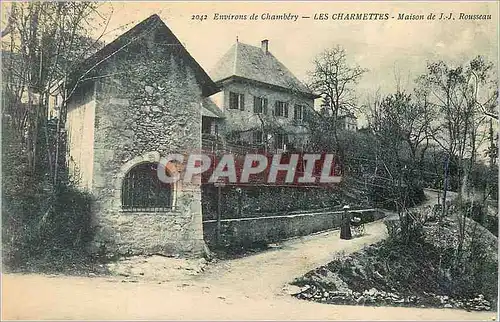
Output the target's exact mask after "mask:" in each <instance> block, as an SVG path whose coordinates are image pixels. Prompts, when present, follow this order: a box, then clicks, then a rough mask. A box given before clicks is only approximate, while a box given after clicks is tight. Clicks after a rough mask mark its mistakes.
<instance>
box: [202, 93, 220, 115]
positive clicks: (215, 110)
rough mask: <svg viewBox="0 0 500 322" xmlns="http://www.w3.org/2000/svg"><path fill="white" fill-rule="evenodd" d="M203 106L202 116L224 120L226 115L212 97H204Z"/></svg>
mask: <svg viewBox="0 0 500 322" xmlns="http://www.w3.org/2000/svg"><path fill="white" fill-rule="evenodd" d="M201 105H202V110H201V115H203V116H208V117H213V118H224V113H222V111H221V110H220V109H219V107H218V106H217V104H215V103H214V101H212V99H211V98H210V97H204V98H203V101H202V102H201Z"/></svg>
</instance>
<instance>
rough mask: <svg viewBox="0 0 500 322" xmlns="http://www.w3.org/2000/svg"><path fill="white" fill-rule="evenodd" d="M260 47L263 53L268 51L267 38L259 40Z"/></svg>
mask: <svg viewBox="0 0 500 322" xmlns="http://www.w3.org/2000/svg"><path fill="white" fill-rule="evenodd" d="M260 48H261V49H262V51H263V52H264V53H266V54H267V53H268V52H269V40H267V39H264V40H262V41H261V42H260Z"/></svg>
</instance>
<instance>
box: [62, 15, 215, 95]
mask: <svg viewBox="0 0 500 322" xmlns="http://www.w3.org/2000/svg"><path fill="white" fill-rule="evenodd" d="M152 31H158V32H159V33H160V34H162V35H163V37H164V39H163V42H164V45H166V46H169V45H175V46H176V48H179V51H180V54H181V55H182V56H183V57H184V58H185V59H186V62H187V63H188V64H189V65H190V66H191V67H192V68H193V70H194V72H195V75H196V79H197V81H198V83H199V84H200V85H201V86H202V90H203V94H204V95H205V96H210V95H212V94H214V93H217V92H218V91H219V88H218V87H217V85H215V83H214V82H213V81H212V79H211V78H210V77H209V76H208V74H207V73H206V72H205V71H204V70H203V68H202V67H201V66H200V65H199V64H198V62H197V61H196V60H195V59H194V58H193V57H192V56H191V55H190V54H189V52H188V51H187V50H186V48H185V47H184V46H183V45H182V43H181V42H180V41H179V39H177V37H176V36H175V35H174V34H173V32H172V31H171V30H170V28H168V27H167V25H166V24H165V23H164V22H163V21H162V20H161V18H160V17H159V16H158V15H156V14H154V15H152V16H150V17H149V18H147V19H145V20H143V21H142V22H140V23H139V24H137V25H136V26H134V27H133V28H132V29H130V30H129V31H127V32H125V33H124V34H122V35H121V36H119V37H118V38H116V39H115V40H114V41H113V42H111V43H109V44H108V45H106V46H105V47H104V48H102V49H101V50H99V51H98V52H97V53H95V54H93V55H91V56H90V57H88V58H87V59H86V60H85V61H84V62H83V63H82V64H80V65H79V66H78V67H77V68H76V69H75V70H74V71H73V73H72V75H70V79H76V78H78V77H80V76H81V75H86V74H90V72H94V71H95V69H96V67H98V66H99V65H101V64H103V63H106V61H107V59H108V58H109V57H111V56H113V55H115V54H118V53H119V52H120V51H121V50H123V49H124V48H126V47H127V46H128V45H129V44H131V43H134V42H139V41H141V38H142V37H143V36H146V35H148V34H149V33H151V32H152Z"/></svg>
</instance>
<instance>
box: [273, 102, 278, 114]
mask: <svg viewBox="0 0 500 322" xmlns="http://www.w3.org/2000/svg"><path fill="white" fill-rule="evenodd" d="M277 110H278V102H277V101H276V102H274V108H273V116H276V114H278V113H277Z"/></svg>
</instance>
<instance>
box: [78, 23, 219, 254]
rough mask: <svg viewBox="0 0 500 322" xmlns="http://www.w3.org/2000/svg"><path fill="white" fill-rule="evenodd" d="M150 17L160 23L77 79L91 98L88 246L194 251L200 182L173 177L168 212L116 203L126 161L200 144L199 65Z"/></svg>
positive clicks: (116, 250) (199, 236)
mask: <svg viewBox="0 0 500 322" xmlns="http://www.w3.org/2000/svg"><path fill="white" fill-rule="evenodd" d="M155 17H156V18H155ZM149 19H152V18H149ZM153 20H156V22H157V25H159V26H160V27H158V28H156V29H155V28H151V29H150V30H147V33H145V34H144V35H143V36H142V37H141V39H140V40H137V41H135V42H134V43H131V44H127V47H126V49H125V50H122V51H121V52H120V53H118V54H116V55H113V57H111V58H109V59H107V60H106V62H105V63H104V64H101V65H99V67H98V68H97V71H96V73H95V74H96V75H98V77H94V80H93V81H92V83H91V85H90V86H89V85H88V82H87V84H86V85H85V86H82V90H83V88H85V91H87V93H81V95H84V96H88V91H91V93H92V95H93V101H94V106H95V115H94V118H93V119H94V124H93V138H92V137H90V136H89V137H87V141H89V140H90V141H91V143H90V144H91V145H92V146H93V149H92V151H93V158H92V159H93V160H91V162H92V163H93V169H92V173H91V177H92V184H91V189H90V190H91V192H92V193H93V194H94V196H95V197H96V208H95V225H96V227H97V236H96V238H95V241H94V249H93V250H94V251H96V252H97V251H100V252H104V253H106V254H118V255H132V254H163V255H175V254H182V255H194V256H196V255H200V254H201V253H202V252H203V251H204V248H205V244H204V241H203V229H202V212H201V200H200V199H201V193H200V185H199V184H197V183H194V184H191V183H184V184H183V183H178V184H175V185H174V187H173V207H172V209H171V211H168V212H124V211H122V206H121V191H122V182H123V179H124V177H125V175H126V174H127V173H128V171H129V170H130V169H131V168H133V167H134V166H136V165H138V164H141V163H145V162H152V163H155V162H158V161H159V160H160V158H161V157H162V156H164V155H166V154H169V153H188V152H191V151H200V150H201V118H202V116H201V103H202V100H203V90H204V88H203V86H204V85H203V83H202V81H200V77H201V76H200V69H201V68H199V69H198V70H196V66H194V67H193V61H194V60H192V58H191V57H188V58H187V57H186V53H187V52H186V51H185V50H184V48H181V46H182V45H181V44H180V43H178V41H177V39H176V38H175V36H173V35H169V30H168V28H167V27H166V26H165V25H164V24H163V22H161V20H159V18H157V16H153ZM143 23H144V22H143ZM135 28H137V26H136V27H135ZM165 30H167V31H168V32H166V31H165ZM165 33H166V34H167V35H165ZM172 38H173V40H172ZM165 43H167V44H166V45H165ZM187 55H189V54H187ZM189 58H190V59H191V60H190V59H189ZM197 67H199V66H197ZM201 71H202V70H201ZM202 76H203V75H202ZM207 79H209V78H208V76H207ZM213 88H215V86H214V87H213ZM69 126H70V127H71V124H69ZM81 136H83V137H85V133H82V134H81ZM73 139H74V140H76V139H75V138H73ZM70 140H71V138H70ZM87 145H88V144H87ZM72 152H73V153H75V151H70V155H71V153H72ZM86 176H88V174H86Z"/></svg>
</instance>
